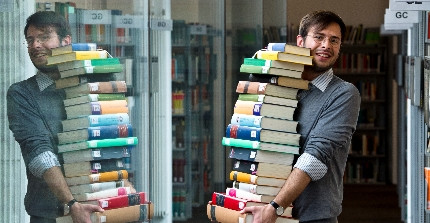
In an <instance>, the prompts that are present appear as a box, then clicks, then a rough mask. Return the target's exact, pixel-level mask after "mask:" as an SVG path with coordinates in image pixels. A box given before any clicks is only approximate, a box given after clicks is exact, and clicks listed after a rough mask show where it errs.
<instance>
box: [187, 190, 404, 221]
mask: <svg viewBox="0 0 430 223" xmlns="http://www.w3.org/2000/svg"><path fill="white" fill-rule="evenodd" d="M344 192H345V193H344V200H343V212H342V214H341V215H340V216H339V218H338V221H339V223H402V221H401V213H400V211H401V210H400V207H399V205H398V196H397V188H396V186H395V185H373V184H372V185H362V184H357V185H345V191H344ZM187 222H188V223H204V222H210V221H209V219H208V218H207V216H206V206H201V207H198V208H194V210H193V218H191V219H189V220H188V221H187Z"/></svg>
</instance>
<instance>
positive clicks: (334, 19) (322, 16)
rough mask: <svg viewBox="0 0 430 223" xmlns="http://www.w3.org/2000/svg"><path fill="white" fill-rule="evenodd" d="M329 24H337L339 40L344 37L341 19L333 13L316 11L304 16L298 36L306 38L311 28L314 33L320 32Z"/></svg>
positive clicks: (343, 24) (343, 26)
mask: <svg viewBox="0 0 430 223" xmlns="http://www.w3.org/2000/svg"><path fill="white" fill-rule="evenodd" d="M331 23H337V24H338V25H339V26H340V33H341V35H342V36H341V38H342V39H343V38H344V36H345V30H346V27H345V23H344V22H343V20H342V18H340V16H339V15H337V14H336V13H334V12H331V11H325V10H317V11H313V12H311V13H309V14H307V15H305V16H304V17H303V18H302V20H301V21H300V27H299V35H301V36H302V37H304V38H306V35H308V33H309V29H310V28H311V27H314V26H315V28H316V31H321V30H323V29H324V28H326V27H327V26H328V25H330V24H331Z"/></svg>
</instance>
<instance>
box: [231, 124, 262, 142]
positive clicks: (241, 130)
mask: <svg viewBox="0 0 430 223" xmlns="http://www.w3.org/2000/svg"><path fill="white" fill-rule="evenodd" d="M260 131H261V128H256V127H249V126H244V125H233V124H229V125H228V126H227V129H226V132H225V134H226V135H225V136H226V137H228V138H236V139H245V140H251V141H260Z"/></svg>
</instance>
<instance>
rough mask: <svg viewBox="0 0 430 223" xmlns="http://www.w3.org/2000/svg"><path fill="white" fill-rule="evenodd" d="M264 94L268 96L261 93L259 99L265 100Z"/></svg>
mask: <svg viewBox="0 0 430 223" xmlns="http://www.w3.org/2000/svg"><path fill="white" fill-rule="evenodd" d="M264 96H266V95H264V94H259V95H258V101H261V102H262V101H263V100H264Z"/></svg>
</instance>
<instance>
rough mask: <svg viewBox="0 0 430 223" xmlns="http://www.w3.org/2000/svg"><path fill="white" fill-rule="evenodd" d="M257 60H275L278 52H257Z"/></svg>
mask: <svg viewBox="0 0 430 223" xmlns="http://www.w3.org/2000/svg"><path fill="white" fill-rule="evenodd" d="M257 58H258V59H265V60H277V59H278V51H258V52H257Z"/></svg>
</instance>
